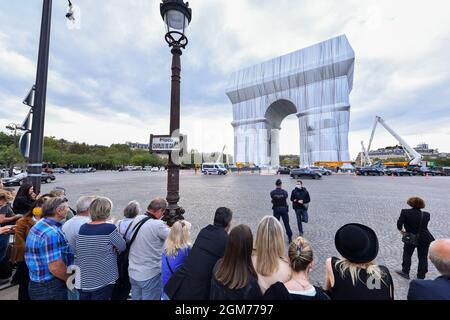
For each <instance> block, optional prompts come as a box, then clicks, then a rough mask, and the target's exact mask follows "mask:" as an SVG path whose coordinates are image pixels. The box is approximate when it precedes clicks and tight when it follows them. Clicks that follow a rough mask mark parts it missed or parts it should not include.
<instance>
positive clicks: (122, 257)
mask: <svg viewBox="0 0 450 320" xmlns="http://www.w3.org/2000/svg"><path fill="white" fill-rule="evenodd" d="M150 219H151V217H147V218H144V219H142V220H141V221H139V222H138V223H137V225H136V226H135V227H134V229H133V231H134V230H135V231H134V234H133V237H132V238H131V240H130V242H128V243H127V247H126V249H125V250H124V251H123V252H121V253H120V254H119V256H118V257H117V268H118V271H119V279H117V281H116V284H115V286H114V290H113V298H112V300H126V299H127V298H128V295H129V293H130V291H131V284H130V276H129V275H128V265H129V255H130V248H131V245H132V244H133V242H134V240H135V239H136V237H137V235H138V232H139V230H140V229H141V227H142V226H143V225H144V223H146V222H147V221H148V220H150ZM132 224H133V223H130V225H129V226H128V228H127V231H126V232H125V235H124V238H125V241H126V235H127V233H128V230H129V229H130V227H131V225H132Z"/></svg>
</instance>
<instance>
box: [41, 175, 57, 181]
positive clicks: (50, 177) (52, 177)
mask: <svg viewBox="0 0 450 320" xmlns="http://www.w3.org/2000/svg"><path fill="white" fill-rule="evenodd" d="M55 180H56V177H55V175H54V174H53V173H47V172H42V177H41V181H42V182H45V183H50V182H52V181H55Z"/></svg>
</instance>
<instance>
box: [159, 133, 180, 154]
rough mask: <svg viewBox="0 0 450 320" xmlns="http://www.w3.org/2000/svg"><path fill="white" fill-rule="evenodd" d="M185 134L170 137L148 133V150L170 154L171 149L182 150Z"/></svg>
mask: <svg viewBox="0 0 450 320" xmlns="http://www.w3.org/2000/svg"><path fill="white" fill-rule="evenodd" d="M186 140H187V139H186V136H183V135H180V136H179V137H176V136H175V137H172V136H170V135H153V134H152V135H150V152H152V153H159V154H170V153H172V152H173V151H181V152H182V151H184V150H185V146H186Z"/></svg>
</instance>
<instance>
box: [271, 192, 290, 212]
mask: <svg viewBox="0 0 450 320" xmlns="http://www.w3.org/2000/svg"><path fill="white" fill-rule="evenodd" d="M270 197H271V198H272V205H273V206H272V209H275V208H287V207H288V205H287V202H286V199H287V198H288V197H289V195H288V193H287V192H286V190H283V189H278V188H277V189H275V190H273V191H272V192H271V193H270Z"/></svg>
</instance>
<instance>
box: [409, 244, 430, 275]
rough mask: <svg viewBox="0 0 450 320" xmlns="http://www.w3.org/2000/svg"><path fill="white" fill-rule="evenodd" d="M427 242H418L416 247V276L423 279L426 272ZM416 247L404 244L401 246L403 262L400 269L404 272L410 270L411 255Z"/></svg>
mask: <svg viewBox="0 0 450 320" xmlns="http://www.w3.org/2000/svg"><path fill="white" fill-rule="evenodd" d="M429 247H430V245H429V244H419V246H418V247H417V257H418V259H419V266H418V268H417V278H418V279H425V275H426V274H427V272H428V248H429ZM415 249H416V247H415V246H412V245H410V244H405V245H404V247H403V263H402V270H403V272H404V273H406V274H409V272H410V271H411V257H412V255H413V253H414V250H415Z"/></svg>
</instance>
